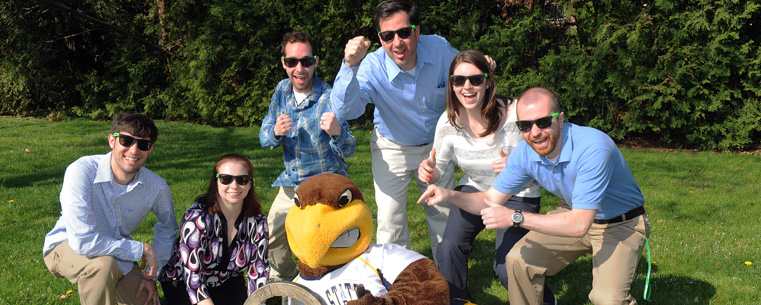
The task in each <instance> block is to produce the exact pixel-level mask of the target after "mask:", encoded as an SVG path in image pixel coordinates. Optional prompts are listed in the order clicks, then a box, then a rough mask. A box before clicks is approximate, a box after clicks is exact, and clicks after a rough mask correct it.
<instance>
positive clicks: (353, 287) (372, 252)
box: [288, 243, 425, 305]
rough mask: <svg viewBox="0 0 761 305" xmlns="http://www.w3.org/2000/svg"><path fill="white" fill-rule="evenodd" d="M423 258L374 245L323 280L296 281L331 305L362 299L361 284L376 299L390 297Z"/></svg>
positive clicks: (404, 250) (390, 246) (397, 248)
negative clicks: (396, 284)
mask: <svg viewBox="0 0 761 305" xmlns="http://www.w3.org/2000/svg"><path fill="white" fill-rule="evenodd" d="M421 258H425V256H423V255H420V254H419V253H417V252H415V251H412V250H409V249H407V248H405V247H402V246H400V245H397V244H391V243H389V244H383V245H374V244H370V246H369V247H368V248H367V250H365V252H364V253H362V254H361V255H360V256H359V257H357V258H355V259H353V260H351V261H350V262H349V263H347V264H346V265H344V266H343V267H341V268H338V269H336V270H333V271H332V272H330V273H328V274H326V275H324V276H323V277H320V278H310V279H307V278H303V277H302V276H301V274H299V276H297V277H296V279H294V280H293V281H294V282H296V283H299V284H301V285H304V286H306V287H307V288H309V289H310V290H312V291H314V292H315V293H317V294H319V295H320V296H322V299H323V300H325V303H327V304H331V305H339V304H340V305H343V304H346V302H348V301H351V300H356V299H358V297H357V287H358V286H359V285H360V284H362V285H364V286H365V290H366V291H368V292H369V293H372V295H374V296H376V297H379V296H381V295H384V294H386V292H388V290H386V289H387V287H388V286H390V285H391V284H393V283H394V281H396V277H397V276H399V273H401V272H402V271H404V269H406V268H407V266H409V265H410V264H411V263H413V262H415V261H417V260H419V259H421ZM383 280H385V281H387V282H386V283H385V284H386V285H384V283H383ZM387 285H388V286H387ZM288 304H297V305H301V303H300V302H298V301H296V300H293V301H291V300H289V302H288Z"/></svg>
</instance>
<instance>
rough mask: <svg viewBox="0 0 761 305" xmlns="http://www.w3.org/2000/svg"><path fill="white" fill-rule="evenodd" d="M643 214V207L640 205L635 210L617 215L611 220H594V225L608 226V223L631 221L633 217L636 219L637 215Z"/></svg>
mask: <svg viewBox="0 0 761 305" xmlns="http://www.w3.org/2000/svg"><path fill="white" fill-rule="evenodd" d="M642 214H645V206H644V205H641V206H638V207H636V208H633V209H631V210H630V211H629V212H626V213H623V214H621V215H618V216H616V217H613V218H611V219H595V223H596V224H608V223H617V222H622V221H624V220H628V219H632V218H634V217H637V216H639V215H642Z"/></svg>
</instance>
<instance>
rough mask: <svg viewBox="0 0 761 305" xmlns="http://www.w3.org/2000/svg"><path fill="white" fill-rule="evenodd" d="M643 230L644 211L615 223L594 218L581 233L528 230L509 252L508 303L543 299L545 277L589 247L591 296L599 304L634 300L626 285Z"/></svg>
mask: <svg viewBox="0 0 761 305" xmlns="http://www.w3.org/2000/svg"><path fill="white" fill-rule="evenodd" d="M562 212H568V210H567V209H565V208H562V207H559V208H558V209H557V210H554V211H551V212H550V213H562ZM647 236H650V222H649V220H648V219H647V214H643V215H641V216H638V217H635V218H632V219H630V220H626V221H623V222H619V223H613V224H595V223H593V224H592V227H591V228H590V229H589V232H587V235H586V236H584V237H582V238H574V237H558V236H550V235H547V234H542V233H538V232H536V231H531V232H529V233H528V234H526V236H525V237H524V238H523V239H521V240H520V241H519V242H518V243H517V244H515V246H514V247H513V249H512V250H511V251H510V253H508V254H507V273H508V276H509V281H508V291H509V293H508V294H509V297H510V304H511V305H520V304H532V305H539V304H542V298H543V297H542V296H543V292H544V291H543V289H544V277H545V276H552V275H555V274H557V273H558V272H560V271H561V270H563V268H565V267H566V266H568V265H569V264H571V263H573V262H574V261H575V260H576V259H577V258H579V257H580V256H582V255H584V254H587V253H589V252H590V251H591V252H592V291H591V292H590V293H589V300H590V301H592V303H594V304H597V305H603V304H637V301H636V300H635V299H634V298H633V297H632V296H631V294H629V290H630V289H631V284H632V280H633V279H634V272H635V269H636V267H637V260H638V259H639V255H640V253H641V252H642V247H643V245H644V243H645V237H647Z"/></svg>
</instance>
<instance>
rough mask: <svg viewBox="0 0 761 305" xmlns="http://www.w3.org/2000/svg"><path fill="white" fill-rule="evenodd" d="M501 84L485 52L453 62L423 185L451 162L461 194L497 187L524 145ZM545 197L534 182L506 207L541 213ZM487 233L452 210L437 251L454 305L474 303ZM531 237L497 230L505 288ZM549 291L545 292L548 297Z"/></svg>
mask: <svg viewBox="0 0 761 305" xmlns="http://www.w3.org/2000/svg"><path fill="white" fill-rule="evenodd" d="M496 85H497V82H496V81H495V79H494V76H493V75H492V71H491V69H490V65H489V62H488V61H487V59H486V58H485V57H484V55H483V54H482V53H481V52H479V51H475V50H465V51H462V52H460V53H459V54H457V55H456V56H455V57H454V58H453V59H452V63H451V65H450V67H449V84H448V88H449V89H448V90H447V96H446V107H447V110H446V112H444V113H443V114H442V115H441V118H440V119H439V121H438V124H437V125H436V137H435V140H434V142H433V143H434V144H433V147H434V148H433V150H431V157H430V158H429V159H426V160H423V162H421V163H420V166H419V167H418V178H419V179H420V180H421V181H426V182H428V183H435V182H436V181H438V179H439V177H440V176H441V175H442V174H443V171H444V170H446V168H447V165H448V164H449V162H452V161H454V162H456V163H457V165H458V166H459V167H460V169H461V170H462V171H463V172H464V174H465V175H464V176H463V177H462V179H460V181H459V185H458V186H457V187H455V190H458V191H462V192H469V193H474V192H481V191H485V190H487V189H488V188H489V187H490V186H491V184H492V183H493V182H494V178H496V177H497V174H499V173H500V172H501V171H502V169H503V168H504V166H505V161H506V160H507V157H508V156H509V155H510V152H511V151H512V150H513V148H515V146H517V145H518V143H520V141H521V140H522V137H521V133H520V131H519V130H518V127H517V126H516V125H515V121H516V120H517V117H516V113H515V102H514V101H513V100H512V99H504V98H498V97H497V96H496V89H497V88H496ZM540 194H541V192H540V189H539V185H538V184H537V183H536V182H535V181H532V182H529V183H528V184H526V185H525V186H524V188H523V190H521V192H520V193H518V194H515V196H512V197H511V198H510V200H508V201H507V202H506V203H505V204H504V205H505V206H507V207H509V208H511V209H521V210H522V211H527V212H531V213H538V212H539V204H540V198H539V195H540ZM483 229H484V224H483V222H482V220H481V215H473V214H470V213H468V212H466V211H464V210H462V209H459V208H456V207H453V208H452V210H451V212H450V214H449V219H448V220H447V226H446V229H445V231H444V238H443V240H442V241H441V243H440V244H439V246H438V249H437V250H436V255H437V258H438V262H437V263H438V267H439V270H441V272H442V273H443V274H444V277H445V278H446V279H447V282H449V295H450V299H451V304H464V303H467V302H468V300H470V299H472V298H471V296H470V293H469V291H468V284H467V283H468V282H467V280H468V255H469V254H470V253H471V252H472V251H473V241H474V240H475V238H476V236H477V235H478V233H479V232H481V230H483ZM526 233H528V231H527V230H526V229H523V228H520V227H512V228H509V229H501V230H497V240H496V245H495V248H496V249H495V255H494V258H495V262H494V271H495V272H496V274H497V276H498V277H499V279H500V281H501V282H502V285H503V286H504V287H505V289H507V270H506V269H505V256H506V255H507V253H508V252H509V251H510V249H511V248H512V247H513V245H514V244H515V243H516V242H517V241H518V240H520V239H521V238H522V237H523V235H525V234H526ZM548 291H549V288H548V287H545V292H548Z"/></svg>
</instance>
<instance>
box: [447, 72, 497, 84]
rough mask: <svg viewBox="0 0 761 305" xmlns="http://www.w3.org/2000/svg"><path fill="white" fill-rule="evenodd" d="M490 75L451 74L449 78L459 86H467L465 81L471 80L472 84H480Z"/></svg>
mask: <svg viewBox="0 0 761 305" xmlns="http://www.w3.org/2000/svg"><path fill="white" fill-rule="evenodd" d="M487 77H489V74H486V73H484V74H473V75H470V76H465V75H450V76H449V80H451V81H452V85H455V86H457V87H462V86H465V81H466V80H468V81H470V85H471V86H480V85H481V83H483V82H484V79H486V78H487Z"/></svg>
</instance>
